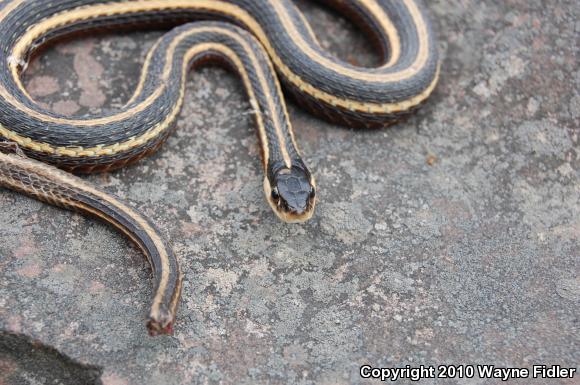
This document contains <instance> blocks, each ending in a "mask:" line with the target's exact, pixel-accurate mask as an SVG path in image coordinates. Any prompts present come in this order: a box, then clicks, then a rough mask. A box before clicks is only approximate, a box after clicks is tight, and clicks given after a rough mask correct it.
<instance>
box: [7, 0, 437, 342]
mask: <svg viewBox="0 0 580 385" xmlns="http://www.w3.org/2000/svg"><path fill="white" fill-rule="evenodd" d="M320 1H321V2H323V3H326V4H327V5H329V6H331V7H334V8H335V9H337V10H338V11H340V12H342V13H343V14H345V15H346V16H347V17H348V18H350V19H352V20H353V21H354V22H355V23H357V24H358V25H359V27H361V28H362V29H363V30H365V31H368V32H369V35H370V36H371V38H372V40H373V41H374V43H375V46H376V47H378V49H379V50H380V52H381V54H382V58H383V64H382V65H381V66H378V67H376V68H362V67H357V66H354V65H351V64H349V63H346V62H343V61H341V60H340V59H337V58H335V57H334V56H332V55H330V54H329V53H328V52H325V51H324V50H323V49H322V48H321V46H320V44H319V43H318V41H317V39H316V36H315V34H314V33H313V31H312V29H311V28H310V25H309V24H308V22H307V21H306V19H305V18H304V16H303V15H302V14H301V13H300V11H299V10H298V9H297V8H296V6H295V5H294V4H293V3H292V2H291V1H290V0H4V1H1V2H0V42H1V47H0V48H1V49H0V186H4V187H8V188H11V189H14V190H17V191H20V192H23V193H26V194H28V195H31V196H33V197H35V198H37V199H40V200H43V201H46V202H48V203H51V204H55V205H58V206H62V207H66V208H71V209H75V210H79V211H82V212H85V213H88V214H91V215H94V216H96V217H98V218H101V219H103V220H104V221H106V222H108V223H110V224H112V225H113V226H115V227H116V228H118V229H119V230H120V231H122V232H123V233H124V234H126V235H127V236H128V237H129V238H130V239H132V240H133V241H134V242H135V243H136V244H137V245H138V246H139V247H140V248H141V249H142V250H143V252H144V254H145V255H146V256H147V258H148V260H149V262H150V264H151V266H152V269H153V273H154V279H155V293H154V295H153V301H152V305H151V310H150V312H149V317H148V320H147V326H148V329H149V332H150V333H151V334H167V333H171V331H172V330H173V323H174V320H175V312H176V309H177V304H178V302H179V297H180V292H181V282H182V274H181V272H180V270H179V265H178V262H177V260H176V257H175V255H174V254H173V252H172V251H171V248H170V247H169V246H168V242H167V241H166V240H165V239H164V238H163V237H162V236H161V235H160V233H159V231H158V230H157V229H156V228H155V226H154V225H153V224H152V223H151V222H150V221H149V220H148V219H147V218H145V217H144V216H143V215H141V214H140V213H139V212H138V211H136V210H135V209H133V208H131V207H130V205H129V204H127V203H124V202H122V201H121V200H120V199H118V198H116V197H113V196H111V195H110V194H106V193H105V192H103V191H101V190H99V189H98V188H97V187H93V186H90V185H89V184H87V183H85V182H83V181H82V180H81V179H79V178H78V177H75V176H73V175H72V174H70V173H67V172H65V171H62V170H58V169H56V168H55V167H54V166H57V167H58V168H61V169H63V170H67V171H72V172H76V173H87V172H98V171H107V170H112V169H116V168H119V167H122V166H124V165H126V164H129V163H131V162H134V161H136V160H138V159H140V158H142V157H144V156H146V155H148V154H151V153H152V152H154V151H156V150H157V149H158V148H159V146H160V145H161V144H162V143H163V142H164V141H165V139H166V138H167V136H168V135H169V134H170V132H171V130H172V129H173V127H174V125H175V121H176V119H177V116H178V114H179V111H180V109H181V106H182V103H183V99H184V90H185V79H186V76H187V72H188V70H189V68H191V67H195V66H199V65H201V64H204V63H207V62H212V63H218V64H221V65H224V66H226V67H227V68H229V69H231V70H232V71H234V72H236V73H237V74H238V75H239V76H240V78H241V80H242V84H243V86H244V88H245V90H246V93H247V96H248V98H249V100H250V104H251V107H252V110H253V112H254V115H255V121H256V127H257V131H258V137H259V141H260V147H261V152H262V164H263V169H264V183H263V185H264V191H265V194H266V199H267V201H268V203H269V205H270V206H271V207H272V209H273V211H274V212H275V213H276V215H277V216H278V217H279V218H280V219H282V220H283V221H285V222H302V221H305V220H307V219H309V218H310V217H311V216H312V213H313V211H314V206H315V202H316V186H315V181H314V178H313V176H312V174H311V173H310V171H309V170H308V168H307V166H306V165H305V163H304V162H303V160H302V158H301V156H300V152H299V150H298V147H297V144H296V139H295V137H294V134H293V131H292V126H291V124H290V120H289V117H288V112H287V109H286V104H285V101H284V96H283V94H282V86H281V84H282V85H283V86H284V89H285V90H286V91H287V92H288V93H289V94H291V95H293V96H295V100H297V102H298V103H299V104H300V105H302V106H303V107H304V108H306V109H307V110H309V111H311V112H312V113H314V114H316V115H318V116H321V117H323V118H325V119H327V120H329V121H332V122H336V123H339V124H342V125H346V126H350V127H380V126H386V125H388V124H391V123H393V122H395V121H397V120H398V119H399V118H400V117H401V116H404V115H406V114H408V113H409V112H411V111H413V110H414V109H415V108H416V107H418V106H419V105H421V104H422V103H423V102H424V101H425V100H426V99H427V98H428V97H429V95H430V94H431V93H432V92H433V90H434V88H435V86H436V84H437V81H438V77H439V59H438V55H437V49H436V42H435V38H434V34H433V32H432V28H431V26H430V23H429V20H428V17H427V15H426V12H425V9H424V6H423V5H422V4H421V2H420V1H419V0H320ZM200 19H205V21H199V20H200ZM193 20H195V22H193V23H190V22H191V21H193ZM159 24H163V25H177V26H176V27H175V28H173V29H172V30H171V31H170V32H168V33H167V34H165V35H164V36H162V37H161V38H160V39H159V41H158V42H157V43H156V44H155V45H154V46H153V48H152V49H151V50H150V51H149V53H148V54H147V57H146V59H145V63H144V65H143V70H142V73H141V77H140V80H139V83H138V86H137V88H136V90H135V92H134V94H133V96H132V97H131V99H130V100H129V101H128V102H127V103H126V105H125V106H123V107H122V108H120V109H118V110H116V111H115V112H113V113H110V114H103V115H98V116H97V115H90V116H83V117H68V116H63V115H59V114H56V113H54V112H52V111H50V110H47V109H46V108H44V107H42V106H41V105H39V104H38V103H36V102H35V101H34V100H33V98H32V97H31V96H30V95H29V94H28V92H27V91H26V89H25V88H24V86H23V84H22V81H21V77H20V75H21V73H22V71H24V69H25V68H26V65H27V63H28V59H29V57H30V55H31V54H32V53H33V52H34V51H35V50H36V49H37V48H38V47H39V46H42V45H46V44H47V43H48V42H51V41H53V40H56V39H58V38H60V37H62V36H66V35H69V34H71V33H76V32H86V31H91V30H95V29H102V28H124V27H127V26H131V28H134V27H139V28H141V27H142V28H146V27H150V26H153V25H155V26H157V25H159ZM279 80H280V81H279Z"/></svg>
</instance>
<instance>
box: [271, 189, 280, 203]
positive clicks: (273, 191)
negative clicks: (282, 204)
mask: <svg viewBox="0 0 580 385" xmlns="http://www.w3.org/2000/svg"><path fill="white" fill-rule="evenodd" d="M278 198H280V194H279V193H278V187H274V188H273V189H272V199H274V200H278Z"/></svg>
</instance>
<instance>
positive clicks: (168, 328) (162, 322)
mask: <svg viewBox="0 0 580 385" xmlns="http://www.w3.org/2000/svg"><path fill="white" fill-rule="evenodd" d="M173 320H174V316H173V314H171V312H170V311H169V310H168V309H167V308H165V306H161V307H160V308H159V309H157V311H155V312H153V311H152V312H151V313H150V314H149V318H148V319H147V330H148V331H149V335H150V336H158V335H163V334H168V335H171V334H173Z"/></svg>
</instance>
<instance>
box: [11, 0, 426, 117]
mask: <svg viewBox="0 0 580 385" xmlns="http://www.w3.org/2000/svg"><path fill="white" fill-rule="evenodd" d="M401 1H405V3H406V4H407V5H408V7H409V10H410V12H411V15H412V16H413V17H414V18H415V19H414V20H415V22H416V23H417V28H418V31H419V37H420V39H421V38H422V37H423V38H426V36H427V29H426V26H425V23H424V21H423V19H422V17H421V14H420V12H419V10H418V8H417V7H416V5H415V4H414V3H413V2H412V0H401ZM274 4H276V3H274ZM97 8H99V9H97ZM177 8H199V9H205V10H209V11H213V12H221V13H225V14H228V15H230V16H231V17H233V18H237V19H238V20H240V21H241V22H242V23H244V24H246V25H248V27H249V28H250V29H251V30H252V31H253V32H254V34H255V35H256V36H258V38H259V39H260V40H261V41H262V43H263V44H264V45H265V47H266V49H267V51H268V53H269V55H270V56H271V58H272V60H273V61H274V63H275V64H276V66H277V68H278V70H279V71H280V72H281V73H282V74H283V75H284V77H285V78H286V79H288V81H290V82H291V83H293V84H294V85H295V86H296V87H297V88H299V89H301V90H302V91H303V92H305V93H307V94H309V95H311V96H312V97H314V98H316V99H320V100H321V101H323V102H325V103H328V104H330V105H333V106H338V107H341V108H343V109H347V110H354V111H363V112H369V113H379V114H380V113H384V114H388V113H393V112H399V111H404V110H406V109H408V108H409V106H411V107H412V106H414V105H417V104H419V103H420V102H422V101H423V100H425V99H426V98H427V97H428V96H429V94H430V92H423V93H421V94H419V95H416V96H415V97H413V98H410V99H409V100H405V101H401V102H398V103H369V102H360V101H356V100H350V99H346V98H338V97H336V96H333V95H331V94H328V93H326V92H323V91H321V90H319V89H317V88H315V87H314V86H312V85H311V84H308V83H306V82H305V81H304V80H303V79H301V78H300V77H298V76H297V75H295V74H294V73H293V72H292V71H291V70H290V69H289V68H288V67H287V66H286V65H285V64H284V63H283V62H282V60H281V58H280V57H278V56H277V55H276V52H275V51H274V49H273V47H272V46H271V44H270V42H269V40H268V39H267V37H266V34H265V32H264V31H263V30H262V28H261V27H260V25H259V24H258V23H257V22H256V21H255V20H254V19H253V18H252V17H251V15H249V14H248V13H247V12H245V11H243V10H242V9H240V8H239V7H236V6H234V5H232V4H228V3H223V2H220V1H216V0H195V1H194V0H173V1H172V2H171V3H167V2H164V1H159V0H149V1H147V0H140V1H135V2H131V3H116V4H107V5H106V7H103V6H102V5H100V6H87V7H81V8H79V9H77V10H72V11H68V12H66V13H64V14H61V15H57V16H54V17H52V18H49V19H47V20H45V21H44V22H41V23H39V24H37V25H36V26H34V27H33V28H31V29H30V31H28V32H27V33H26V34H25V35H24V36H23V37H22V38H21V40H20V41H19V42H18V44H17V45H16V46H15V49H14V51H13V53H14V56H15V57H20V56H21V55H22V53H23V52H25V51H26V49H27V48H28V46H29V45H30V44H31V43H32V42H33V41H34V40H35V39H36V38H37V37H38V36H41V35H42V34H43V33H45V32H46V31H47V26H45V24H46V23H49V24H51V25H53V26H52V27H48V30H50V28H54V18H57V19H60V23H61V24H62V23H64V24H66V22H63V20H62V19H63V18H64V19H65V20H68V22H72V21H75V20H79V19H78V18H72V16H71V15H72V14H73V12H81V13H82V14H83V15H81V16H82V17H81V19H83V18H85V19H86V18H91V17H98V16H101V15H112V14H119V13H129V12H139V11H152V10H162V9H177ZM99 10H100V11H101V12H100V13H98V12H97V11H99ZM51 20H52V21H51ZM56 25H57V26H58V25H59V24H58V23H57V24H56ZM424 48H425V49H426V47H424ZM315 55H316V57H317V58H320V56H319V55H318V54H316V53H315ZM410 68H413V69H414V73H416V72H418V71H419V70H420V69H421V67H419V66H417V63H415V65H414V66H412V67H410ZM339 70H340V71H341V73H343V74H346V75H347V76H350V75H352V73H351V72H352V71H353V70H350V69H345V68H342V67H340V68H339ZM355 72H357V71H355ZM359 73H360V72H359ZM397 74H400V73H393V74H384V75H371V78H372V80H373V81H385V76H387V77H393V76H395V75H397ZM362 75H366V76H369V74H368V73H362ZM13 76H14V77H15V79H18V73H17V70H16V68H15V67H14V68H13ZM397 76H398V75H397ZM398 80H400V79H394V80H393V81H398ZM85 122H86V121H85Z"/></svg>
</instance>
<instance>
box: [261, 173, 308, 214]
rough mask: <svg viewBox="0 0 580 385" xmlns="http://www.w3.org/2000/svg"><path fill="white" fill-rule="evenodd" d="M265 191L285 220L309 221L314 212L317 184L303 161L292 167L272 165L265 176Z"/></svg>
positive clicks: (276, 210)
mask: <svg viewBox="0 0 580 385" xmlns="http://www.w3.org/2000/svg"><path fill="white" fill-rule="evenodd" d="M264 192H265V194H266V198H267V200H268V202H269V203H270V206H271V207H272V209H273V210H274V212H275V213H276V215H277V216H278V217H279V218H280V219H282V220H283V221H284V222H288V223H297V222H304V221H307V220H308V219H310V218H311V217H312V214H313V213H314V205H315V203H316V186H315V183H314V178H312V175H311V174H310V172H309V171H308V169H307V168H306V166H305V165H304V163H302V162H295V164H293V165H292V167H290V168H288V167H286V166H285V165H284V166H278V167H276V166H272V167H270V170H269V172H268V175H267V176H266V178H264Z"/></svg>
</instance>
